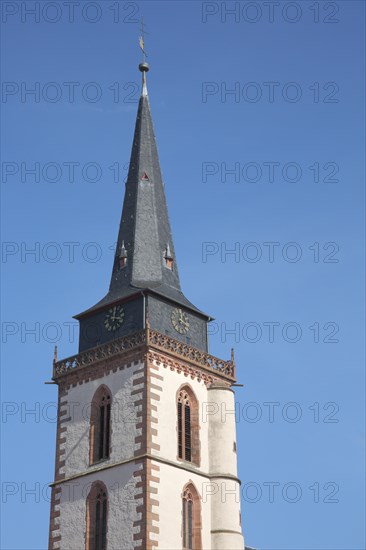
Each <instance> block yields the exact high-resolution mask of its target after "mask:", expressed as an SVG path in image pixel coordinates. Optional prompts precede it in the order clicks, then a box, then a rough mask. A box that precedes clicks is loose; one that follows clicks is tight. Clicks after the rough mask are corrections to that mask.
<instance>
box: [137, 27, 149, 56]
mask: <svg viewBox="0 0 366 550" xmlns="http://www.w3.org/2000/svg"><path fill="white" fill-rule="evenodd" d="M140 32H141V36H140V38H139V42H140V48H141V51H142V62H143V63H146V58H147V53H146V52H145V34H149V33H148V32H147V31H146V30H145V23H144V18H143V17H141V31H140Z"/></svg>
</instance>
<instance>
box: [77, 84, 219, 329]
mask: <svg viewBox="0 0 366 550" xmlns="http://www.w3.org/2000/svg"><path fill="white" fill-rule="evenodd" d="M123 246H124V248H125V249H126V251H127V264H126V267H124V268H123V269H121V268H120V260H119V256H120V252H121V249H122V247H123ZM123 253H124V254H125V252H123ZM164 256H169V257H172V258H173V269H172V270H170V269H168V267H167V266H166V259H165V257H164ZM138 290H147V291H148V290H150V291H153V292H154V293H157V294H159V295H162V296H164V297H165V298H167V299H168V300H173V301H176V302H178V303H179V304H181V305H182V306H185V307H188V308H190V309H193V310H194V311H196V312H198V313H200V314H201V315H203V316H204V317H206V318H209V316H208V315H206V314H204V313H203V312H201V311H200V310H198V309H197V308H196V307H195V306H194V305H193V304H192V303H191V302H190V301H189V300H187V298H186V297H185V296H184V294H183V293H182V290H181V287H180V281H179V273H178V265H177V261H176V258H175V252H174V243H173V237H172V232H171V228H170V222H169V216H168V209H167V204H166V198H165V192H164V184H163V180H162V175H161V170H160V163H159V156H158V150H157V145H156V139H155V134H154V128H153V122H152V117H151V111H150V104H149V98H148V96H147V93H146V88H145V87H144V88H143V93H142V95H141V98H140V101H139V106H138V111H137V119H136V126H135V133H134V137H133V144H132V151H131V159H130V166H129V172H128V177H127V183H126V190H125V197H124V203H123V210H122V217H121V222H120V227H119V232H118V240H117V248H116V254H115V259H114V264H113V270H112V277H111V282H110V287H109V292H108V294H107V295H106V296H105V297H104V298H103V299H102V300H101V301H100V302H98V303H97V304H96V305H95V306H93V307H92V308H90V309H88V310H86V311H84V312H83V313H80V314H79V315H77V316H76V318H79V317H80V316H83V315H84V314H87V313H89V312H92V311H94V310H97V309H99V308H101V307H103V306H105V305H108V304H109V303H112V302H115V301H117V300H119V299H123V298H127V297H128V296H131V295H132V294H135V293H136V292H137V291H138Z"/></svg>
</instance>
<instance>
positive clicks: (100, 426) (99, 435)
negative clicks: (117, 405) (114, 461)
mask: <svg viewBox="0 0 366 550" xmlns="http://www.w3.org/2000/svg"><path fill="white" fill-rule="evenodd" d="M90 423H91V425H90V462H91V464H93V463H94V462H98V460H103V459H106V458H109V452H110V434H111V394H110V392H109V390H108V388H106V387H105V386H101V387H100V388H99V389H98V390H97V391H96V393H95V395H94V398H93V402H92V409H91V418H90Z"/></svg>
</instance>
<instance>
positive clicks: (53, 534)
mask: <svg viewBox="0 0 366 550" xmlns="http://www.w3.org/2000/svg"><path fill="white" fill-rule="evenodd" d="M139 68H140V71H141V72H142V77H143V86H142V95H141V98H140V101H139V106H138V112H137V120H136V127H135V133H134V137H133V144H132V152H131V160H130V167H129V173H128V179H127V183H126V190H125V197H124V204H123V211H122V217H121V223H120V227H119V232H118V240H117V249H116V254H115V258H114V264H113V270H112V277H111V282H110V287H109V292H108V294H107V295H106V296H105V297H104V298H103V299H102V300H101V301H100V302H98V303H97V304H96V305H94V306H93V307H91V308H90V309H88V310H86V311H84V312H83V313H80V314H79V315H77V316H76V319H78V320H79V322H80V343H79V353H78V354H77V355H75V356H73V357H69V358H67V359H62V360H58V359H57V357H55V359H54V365H53V380H54V381H55V383H56V384H58V388H59V401H58V424H57V441H56V466H55V481H54V483H53V484H52V502H51V521H50V535H49V550H56V549H58V548H59V549H62V550H133V549H138V550H149V549H155V548H156V549H158V550H209V549H212V550H236V549H237V550H239V549H241V550H242V549H244V540H243V535H242V529H241V517H240V482H239V480H238V478H237V455H236V424H235V415H234V414H233V412H234V408H235V407H234V393H233V390H232V388H231V386H232V385H233V384H234V383H235V364H234V360H233V357H231V359H230V360H222V359H218V358H216V357H213V356H212V355H210V354H209V353H208V342H207V323H208V322H209V321H210V320H211V318H210V317H209V316H208V315H207V314H205V313H203V312H202V311H200V310H199V309H197V308H196V307H195V306H194V305H193V304H191V302H189V301H188V300H187V298H186V297H185V296H184V294H183V293H182V290H181V287H180V282H179V274H178V265H177V260H176V256H175V251H174V244H173V238H172V234H171V229H170V223H169V217H168V211H167V206H166V200H165V193H164V184H163V180H162V176H161V172H160V165H159V157H158V151H157V146H156V141H155V135H154V130H153V124H152V118H151V113H150V105H149V99H148V95H147V88H146V72H147V71H148V70H149V67H148V65H147V63H141V64H140V67H139ZM86 284H87V283H86Z"/></svg>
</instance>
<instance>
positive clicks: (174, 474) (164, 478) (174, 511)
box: [157, 463, 211, 550]
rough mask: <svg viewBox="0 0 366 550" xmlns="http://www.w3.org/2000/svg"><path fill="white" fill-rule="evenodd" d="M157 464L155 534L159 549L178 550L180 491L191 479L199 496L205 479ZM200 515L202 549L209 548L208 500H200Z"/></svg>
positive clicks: (209, 519) (180, 534) (209, 512)
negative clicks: (158, 468)
mask: <svg viewBox="0 0 366 550" xmlns="http://www.w3.org/2000/svg"><path fill="white" fill-rule="evenodd" d="M157 464H158V465H159V466H160V484H159V489H158V495H157V498H158V500H159V509H158V512H159V524H160V533H159V536H158V540H159V545H158V549H159V550H181V549H182V492H183V487H184V486H185V485H186V484H187V483H188V482H190V481H191V482H193V483H194V485H195V487H196V489H197V491H198V493H199V494H200V495H201V496H202V493H204V492H205V484H206V483H207V482H208V480H207V478H205V477H203V476H201V475H199V474H195V473H191V472H186V471H185V470H181V469H178V468H175V467H174V466H169V465H167V464H161V463H157ZM201 517H202V548H204V549H205V550H208V549H210V548H211V502H210V501H209V500H206V502H204V501H203V500H202V501H201Z"/></svg>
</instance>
